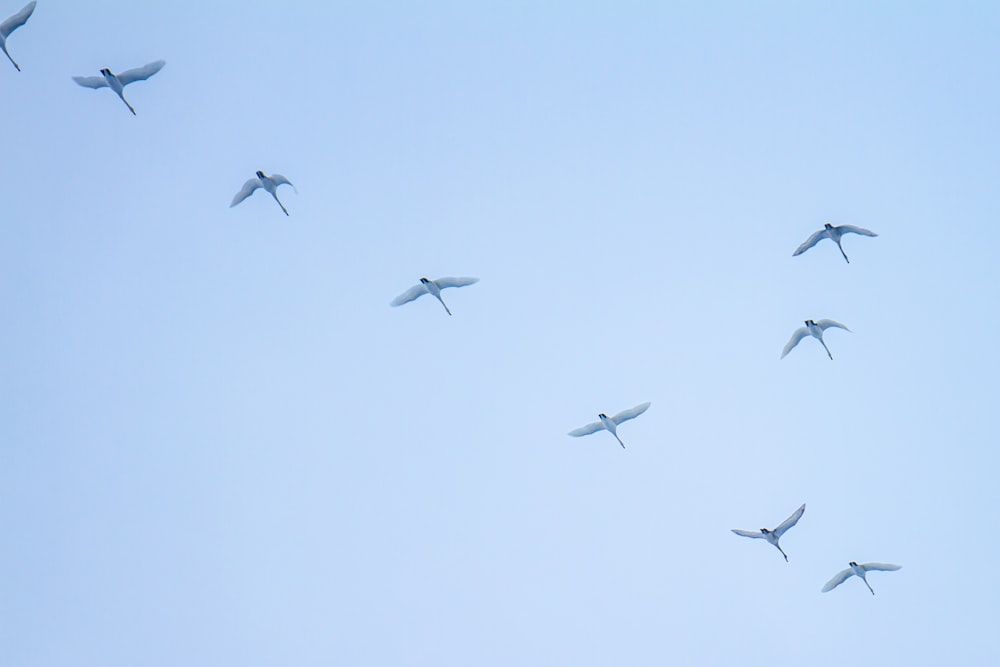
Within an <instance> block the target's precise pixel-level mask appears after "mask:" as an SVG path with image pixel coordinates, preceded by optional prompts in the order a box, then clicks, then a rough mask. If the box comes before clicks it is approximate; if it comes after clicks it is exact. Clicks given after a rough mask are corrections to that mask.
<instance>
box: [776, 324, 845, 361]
mask: <svg viewBox="0 0 1000 667" xmlns="http://www.w3.org/2000/svg"><path fill="white" fill-rule="evenodd" d="M831 327H833V328H836V329H843V330H844V331H848V332H849V331H850V329H848V328H847V327H845V326H844V325H843V324H841V323H840V322H835V321H833V320H818V321H817V320H806V321H805V326H802V327H799V328H798V329H796V330H795V333H793V334H792V337H791V338H790V339H789V340H788V343H787V344H786V345H785V349H783V350H782V351H781V358H782V359H784V358H785V356H787V355H788V353H789V352H791V351H792V350H793V349H794V348H795V346H796V345H798V344H799V341H800V340H802V339H803V338H805V337H806V336H812V337H813V338H815V339H816V340H818V341H819V343H820V345H822V346H823V349H824V350H826V354H827V356H829V357H830V359H833V354H831V353H830V348H828V347H827V346H826V342H825V341H824V340H823V332H824V331H826V330H827V329H829V328H831Z"/></svg>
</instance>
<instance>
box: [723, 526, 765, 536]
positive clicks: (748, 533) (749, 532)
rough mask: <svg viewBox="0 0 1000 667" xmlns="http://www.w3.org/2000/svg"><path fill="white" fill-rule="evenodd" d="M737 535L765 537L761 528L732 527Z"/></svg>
mask: <svg viewBox="0 0 1000 667" xmlns="http://www.w3.org/2000/svg"><path fill="white" fill-rule="evenodd" d="M730 530H732V531H733V532H734V533H736V534H737V535H742V536H743V537H753V538H761V539H763V538H764V533H762V532H760V531H759V530H738V529H736V528H730Z"/></svg>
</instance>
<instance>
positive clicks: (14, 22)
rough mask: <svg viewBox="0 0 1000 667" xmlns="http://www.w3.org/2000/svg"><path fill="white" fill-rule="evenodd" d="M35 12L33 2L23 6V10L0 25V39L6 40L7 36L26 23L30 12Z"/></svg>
mask: <svg viewBox="0 0 1000 667" xmlns="http://www.w3.org/2000/svg"><path fill="white" fill-rule="evenodd" d="M33 11H35V0H31V2H29V3H28V4H26V5H25V6H24V9H22V10H21V11H19V12H18V13H17V14H14V15H13V16H11V17H10V18H9V19H7V20H6V21H4V22H3V23H0V37H3V38H4V39H7V35H9V34H10V33H12V32H14V31H15V30H17V29H18V28H20V27H21V26H22V25H24V24H25V23H26V22H27V21H28V17H29V16H31V12H33Z"/></svg>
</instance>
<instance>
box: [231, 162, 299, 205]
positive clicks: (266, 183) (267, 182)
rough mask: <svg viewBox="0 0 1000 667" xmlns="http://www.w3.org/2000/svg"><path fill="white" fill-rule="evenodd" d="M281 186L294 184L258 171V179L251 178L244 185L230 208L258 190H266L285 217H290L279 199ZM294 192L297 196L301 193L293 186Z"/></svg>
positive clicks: (276, 175) (278, 176)
mask: <svg viewBox="0 0 1000 667" xmlns="http://www.w3.org/2000/svg"><path fill="white" fill-rule="evenodd" d="M279 185H292V182H291V181H290V180H288V179H287V178H285V177H284V176H282V175H281V174H271V175H270V176H265V175H264V172H262V171H260V170H258V171H257V177H256V178H251V179H250V180H249V181H247V182H246V183H244V184H243V187H242V188H241V189H240V191H239V192H237V193H236V196H235V197H233V202H232V203H231V204H230V205H229V208H232V207H234V206H236V205H237V204H239V203H240V202H241V201H243V200H244V199H246V198H247V197H249V196H250V195H252V194H253V193H254V190H256V189H257V188H264V190H265V191H267V192H270V193H271V196H272V197H274V201H276V202H278V206H280V207H281V210H282V211H284V212H285V215H288V209H286V208H285V205H284V204H282V203H281V200H280V199H278V186H279ZM292 190H294V191H295V194H298V193H299V191H298V190H296V189H295V186H294V185H292Z"/></svg>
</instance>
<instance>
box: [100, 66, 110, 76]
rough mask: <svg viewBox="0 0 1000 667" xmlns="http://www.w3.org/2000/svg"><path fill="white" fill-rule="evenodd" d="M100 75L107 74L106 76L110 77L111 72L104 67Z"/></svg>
mask: <svg viewBox="0 0 1000 667" xmlns="http://www.w3.org/2000/svg"><path fill="white" fill-rule="evenodd" d="M101 74H107V75H109V76H110V75H111V70H109V69H108V68H107V67H105V68H103V69H102V70H101Z"/></svg>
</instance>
